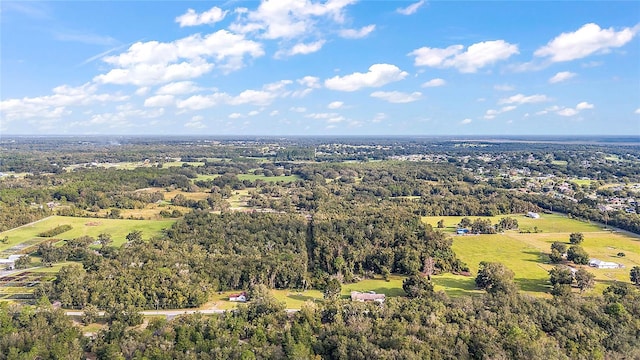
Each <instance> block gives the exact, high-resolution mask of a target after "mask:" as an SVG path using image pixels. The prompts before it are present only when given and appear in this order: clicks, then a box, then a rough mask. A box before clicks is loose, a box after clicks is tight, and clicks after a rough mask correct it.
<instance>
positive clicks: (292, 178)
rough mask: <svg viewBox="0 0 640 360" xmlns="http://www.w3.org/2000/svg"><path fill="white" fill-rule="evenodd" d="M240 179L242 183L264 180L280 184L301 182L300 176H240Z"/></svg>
mask: <svg viewBox="0 0 640 360" xmlns="http://www.w3.org/2000/svg"><path fill="white" fill-rule="evenodd" d="M238 179H239V180H240V181H242V180H250V181H256V180H262V181H265V182H278V181H283V182H293V181H297V180H300V177H299V176H298V175H289V176H286V175H282V176H264V175H254V174H239V175H238Z"/></svg>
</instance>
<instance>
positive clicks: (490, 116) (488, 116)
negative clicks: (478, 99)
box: [484, 105, 517, 120]
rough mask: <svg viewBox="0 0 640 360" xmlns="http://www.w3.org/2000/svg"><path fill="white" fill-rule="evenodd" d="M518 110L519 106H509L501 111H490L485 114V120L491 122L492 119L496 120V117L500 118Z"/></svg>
mask: <svg viewBox="0 0 640 360" xmlns="http://www.w3.org/2000/svg"><path fill="white" fill-rule="evenodd" d="M516 108H517V106H515V105H508V106H503V107H502V108H501V109H499V110H495V109H489V110H487V112H486V113H485V114H484V118H485V119H487V120H491V119H494V118H495V117H496V116H498V115H500V114H503V113H506V112H509V111H512V110H515V109H516Z"/></svg>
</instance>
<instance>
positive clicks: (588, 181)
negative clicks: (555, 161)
mask: <svg viewBox="0 0 640 360" xmlns="http://www.w3.org/2000/svg"><path fill="white" fill-rule="evenodd" d="M570 182H572V183H574V184H576V185H578V186H583V185H585V186H589V185H591V183H593V182H595V180H591V179H572V180H570Z"/></svg>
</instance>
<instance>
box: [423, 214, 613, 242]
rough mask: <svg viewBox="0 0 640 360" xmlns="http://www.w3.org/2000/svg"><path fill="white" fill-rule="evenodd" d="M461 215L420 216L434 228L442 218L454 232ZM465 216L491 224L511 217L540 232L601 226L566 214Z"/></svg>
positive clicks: (577, 229)
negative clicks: (487, 220) (536, 216)
mask: <svg viewBox="0 0 640 360" xmlns="http://www.w3.org/2000/svg"><path fill="white" fill-rule="evenodd" d="M463 217H465V216H424V217H423V218H422V221H423V222H425V223H427V224H429V225H431V226H432V227H433V228H434V229H435V228H436V225H437V224H438V221H440V220H444V225H445V229H442V230H443V231H444V232H448V233H455V232H456V229H457V227H458V223H460V220H462V218H463ZM466 217H468V218H469V219H471V221H474V220H475V219H477V218H482V219H489V220H491V223H492V224H495V223H497V222H498V221H500V219H502V218H503V217H512V218H514V219H516V220H518V225H519V226H520V229H521V230H525V229H529V230H532V229H533V227H534V226H535V227H538V229H539V230H541V231H542V233H567V234H570V233H572V232H583V233H586V232H593V231H601V230H602V228H601V227H600V226H598V225H596V224H591V223H587V222H582V221H578V220H574V219H569V218H567V217H566V216H563V215H560V214H540V218H539V219H532V218H530V217H527V216H525V215H524V214H513V215H498V216H466ZM567 239H569V235H567Z"/></svg>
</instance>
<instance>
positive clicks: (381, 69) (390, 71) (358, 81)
mask: <svg viewBox="0 0 640 360" xmlns="http://www.w3.org/2000/svg"><path fill="white" fill-rule="evenodd" d="M407 75H409V74H408V73H407V72H406V71H402V70H400V69H399V68H398V67H397V66H395V65H390V64H374V65H371V66H370V67H369V72H367V73H359V72H356V73H353V74H350V75H345V76H335V77H332V78H330V79H327V80H325V81H324V85H325V86H326V87H327V88H329V89H331V90H338V91H356V90H359V89H362V88H365V87H381V86H384V85H386V84H388V83H391V82H395V81H400V80H402V79H404V78H405V77H407Z"/></svg>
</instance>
